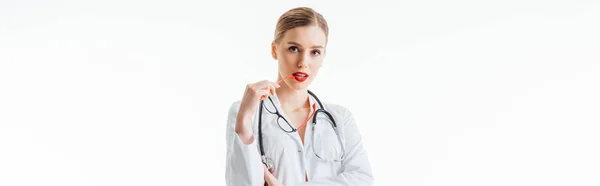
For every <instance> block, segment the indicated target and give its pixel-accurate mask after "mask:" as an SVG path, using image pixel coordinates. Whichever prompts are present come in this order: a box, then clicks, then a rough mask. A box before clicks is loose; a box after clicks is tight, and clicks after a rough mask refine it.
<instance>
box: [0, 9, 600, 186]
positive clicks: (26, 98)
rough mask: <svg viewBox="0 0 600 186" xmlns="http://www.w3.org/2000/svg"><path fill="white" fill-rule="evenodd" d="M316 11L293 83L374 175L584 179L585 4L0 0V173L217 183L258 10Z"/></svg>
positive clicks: (599, 113) (597, 73) (515, 181)
mask: <svg viewBox="0 0 600 186" xmlns="http://www.w3.org/2000/svg"><path fill="white" fill-rule="evenodd" d="M305 5H306V6H310V7H313V8H314V9H315V10H317V11H319V12H321V13H322V14H323V15H324V16H325V18H326V19H327V20H328V22H329V26H330V38H329V45H328V48H327V49H328V53H327V57H326V58H325V62H324V66H323V68H322V70H321V72H320V74H319V76H318V78H317V80H316V81H315V82H314V83H313V84H312V85H311V87H310V89H311V90H313V91H314V92H315V93H316V94H318V96H319V98H320V99H322V100H324V101H326V102H330V103H338V104H341V105H344V106H346V107H348V108H349V109H350V110H351V111H352V112H353V114H354V115H355V117H356V119H357V121H358V124H359V128H360V131H361V133H362V135H363V143H364V145H365V148H366V149H367V151H368V153H369V159H370V161H371V164H372V167H373V173H374V175H375V183H376V185H411V186H415V185H428V186H433V185H460V186H467V185H527V186H529V185H578V186H584V185H600V178H599V175H600V159H599V158H598V157H600V135H598V134H599V133H600V128H599V126H598V125H599V124H600V98H599V96H598V95H600V52H599V51H600V34H598V33H600V2H599V1H592V0H590V1H572V0H564V1H547V0H544V1H542V0H539V1H531V0H528V1H525V0H511V1H467V0H460V1H442V0H438V1H433V0H426V1H391V2H390V3H384V2H375V1H371V0H369V2H366V1H363V2H346V1H339V2H329V1H328V2H306V1H302V2H292V1H288V2H281V1H272V2H255V1H238V2H230V1H218V2H215V1H207V2H199V1H191V0H190V1H171V0H170V1H166V0H165V1H141V0H138V1H136V0H111V1H75V0H71V1H16V0H2V1H0V185H3V186H17V185H61V186H67V185H73V186H83V185H107V186H108V185H110V186H117V185H224V183H225V168H224V167H225V123H226V117H227V113H228V109H229V106H230V104H231V103H232V102H234V101H236V100H238V99H241V96H242V93H243V90H244V86H245V85H246V84H247V83H251V82H255V81H260V80H263V79H269V80H275V78H276V73H277V72H276V69H277V66H276V61H274V60H273V59H272V58H271V57H270V51H269V47H270V42H271V40H272V39H273V32H274V28H275V22H276V20H277V18H278V17H279V15H281V14H282V13H283V12H285V11H286V10H288V9H290V8H293V7H296V6H305Z"/></svg>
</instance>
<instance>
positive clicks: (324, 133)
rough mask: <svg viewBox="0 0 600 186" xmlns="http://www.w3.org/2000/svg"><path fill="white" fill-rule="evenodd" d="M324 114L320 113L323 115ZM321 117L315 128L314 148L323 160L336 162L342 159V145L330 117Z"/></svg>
mask: <svg viewBox="0 0 600 186" xmlns="http://www.w3.org/2000/svg"><path fill="white" fill-rule="evenodd" d="M321 114H323V113H320V114H319V115H321ZM324 115H325V114H323V116H319V117H318V118H317V124H315V125H314V126H313V127H314V133H313V135H314V136H313V137H314V138H313V146H314V151H315V153H316V154H317V155H318V156H319V157H321V159H323V160H327V161H334V160H340V159H341V157H342V154H343V152H342V144H340V141H339V139H338V136H337V134H336V133H335V130H334V128H333V123H332V122H331V120H330V119H329V118H328V117H325V116H324Z"/></svg>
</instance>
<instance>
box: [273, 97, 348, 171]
mask: <svg viewBox="0 0 600 186" xmlns="http://www.w3.org/2000/svg"><path fill="white" fill-rule="evenodd" d="M268 102H269V103H264V102H263V104H262V105H263V107H264V108H265V110H267V112H269V113H271V114H275V115H277V125H278V126H279V128H281V130H283V131H285V132H286V133H292V132H296V131H297V129H296V128H294V127H293V126H292V125H291V124H290V122H288V120H287V119H285V118H284V117H283V115H281V113H280V112H279V111H278V110H277V107H275V103H274V102H273V100H272V99H271V97H269V101H268ZM319 113H321V115H319ZM323 115H325V116H323ZM318 116H321V117H319V118H322V117H325V118H322V119H320V120H321V121H322V120H326V121H328V123H329V124H330V126H331V127H327V126H324V125H323V124H320V125H317V117H318ZM312 123H313V128H312V136H311V137H312V143H313V144H312V150H313V152H314V153H315V156H317V157H318V158H319V159H322V160H325V161H335V162H339V161H342V160H343V159H344V152H345V149H344V145H343V143H342V139H341V138H340V135H339V133H338V131H337V126H336V125H335V121H334V120H333V116H332V115H331V114H330V113H329V112H327V111H325V110H324V109H322V108H321V109H317V110H316V111H315V113H314V116H313V119H312ZM331 134H335V135H336V136H335V137H336V138H337V139H333V138H334V137H332V136H331ZM315 136H317V137H318V138H319V139H321V140H318V141H317V140H315Z"/></svg>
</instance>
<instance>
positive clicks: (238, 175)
mask: <svg viewBox="0 0 600 186" xmlns="http://www.w3.org/2000/svg"><path fill="white" fill-rule="evenodd" d="M239 106H240V101H236V102H234V103H233V104H232V105H231V107H230V108H229V114H228V117H227V127H226V128H227V131H226V137H227V139H226V143H227V153H226V168H225V180H226V185H227V186H264V183H265V182H264V172H263V165H262V161H261V159H260V153H259V151H258V148H257V147H258V146H257V143H258V142H257V141H258V136H257V135H256V130H253V131H254V132H253V134H254V140H253V141H252V143H250V144H244V143H243V142H242V140H241V139H240V137H239V135H238V134H237V133H236V132H235V123H236V118H237V113H238V110H239ZM256 118H257V116H254V117H252V123H253V127H252V128H253V129H255V127H254V123H255V122H254V121H255V120H256Z"/></svg>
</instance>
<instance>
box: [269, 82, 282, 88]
mask: <svg viewBox="0 0 600 186" xmlns="http://www.w3.org/2000/svg"><path fill="white" fill-rule="evenodd" d="M271 84H272V85H273V86H275V88H279V87H281V85H279V83H275V82H271Z"/></svg>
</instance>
